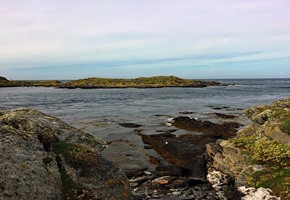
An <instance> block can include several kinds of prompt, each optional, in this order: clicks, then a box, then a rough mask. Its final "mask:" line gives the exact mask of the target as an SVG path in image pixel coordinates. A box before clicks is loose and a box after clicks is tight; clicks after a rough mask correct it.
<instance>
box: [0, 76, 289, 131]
mask: <svg viewBox="0 0 290 200" xmlns="http://www.w3.org/2000/svg"><path fill="white" fill-rule="evenodd" d="M216 81H220V82H223V83H228V84H235V85H232V86H221V87H207V88H156V89H152V88H148V89H135V88H128V89H87V90H86V89H56V88H45V87H19V88H0V109H7V108H17V107H32V108H35V109H38V110H40V111H43V112H45V113H48V114H52V115H54V116H56V117H59V118H60V119H62V120H64V121H66V122H68V123H71V124H74V125H77V126H79V127H83V128H85V129H86V128H87V129H88V130H90V131H92V132H95V133H96V132H98V130H99V131H103V130H106V131H110V129H111V131H116V130H115V129H116V127H119V126H118V124H119V123H122V122H134V123H139V124H141V125H145V127H147V128H148V129H150V127H151V126H153V127H155V128H156V126H159V125H160V124H162V125H164V124H165V123H166V119H167V118H170V117H177V116H179V115H182V114H180V112H183V111H188V112H192V114H189V115H190V116H193V117H198V118H203V119H211V118H213V117H212V116H211V115H210V113H214V112H219V113H231V114H240V113H242V109H245V108H248V107H250V106H253V105H262V104H269V103H271V102H272V101H274V100H278V99H284V98H289V97H290V79H257V80H256V79H248V80H246V79H244V80H241V79H240V80H216ZM153 127H152V128H153ZM119 131H121V129H119Z"/></svg>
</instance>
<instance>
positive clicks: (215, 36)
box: [0, 0, 290, 78]
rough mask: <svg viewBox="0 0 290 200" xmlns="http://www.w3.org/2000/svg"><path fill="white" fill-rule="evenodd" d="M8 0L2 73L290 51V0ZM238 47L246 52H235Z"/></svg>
mask: <svg viewBox="0 0 290 200" xmlns="http://www.w3.org/2000/svg"><path fill="white" fill-rule="evenodd" d="M0 2H1V7H0V13H1V18H0V27H1V29H0V46H1V48H0V73H7V74H9V75H10V74H12V72H11V70H12V69H20V68H23V69H27V68H31V67H32V68H42V67H43V66H53V67H59V68H60V70H61V66H72V67H74V68H78V67H79V68H82V66H86V65H95V66H96V65H97V66H100V65H99V64H98V63H110V62H111V63H114V66H116V67H118V66H119V67H120V68H119V69H120V70H121V69H125V68H126V67H125V66H124V65H125V64H128V66H127V68H128V69H131V72H132V73H134V71H136V72H137V71H138V69H140V70H141V71H142V70H145V69H146V70H149V69H152V70H155V69H158V70H159V72H158V73H162V72H164V73H165V70H164V71H162V69H164V68H166V67H165V66H168V68H170V70H172V72H174V73H177V72H178V70H180V71H182V69H181V67H180V66H183V68H186V69H188V68H189V67H186V66H190V67H191V68H192V72H194V69H196V68H194V66H218V67H221V66H220V65H218V64H219V63H224V62H232V63H238V62H244V61H249V62H251V61H257V60H264V59H284V58H286V57H289V56H290V55H289V51H288V50H289V49H290V43H289V41H290V14H289V10H290V2H288V0H277V1H272V0H237V1H231V0H217V1H211V0H205V1H186V0H184V1H177V0H159V1H155V0H140V1H133V0H120V1H108V0H96V1H91V0H83V1H76V0H70V1H68V0H62V1H57V0H9V1H4V0H0ZM252 52H259V53H258V54H256V55H252V54H251V53H252ZM234 54H236V55H238V54H239V55H243V56H241V57H237V56H230V57H227V56H228V55H234ZM212 55H224V56H223V57H224V58H219V59H213V58H212ZM188 57H189V58H188ZM201 57H204V58H206V57H208V58H210V59H208V60H204V59H200V58H201ZM172 58H186V59H182V60H174V59H172ZM197 58H199V59H197ZM132 60H133V61H134V62H132V63H131V64H130V62H125V61H132ZM147 60H149V61H150V62H147V63H146V62H145V61H147ZM154 62H155V63H154ZM286 64H288V65H289V64H290V63H286ZM106 66H107V65H104V67H103V68H102V67H98V69H99V70H100V71H102V70H104V71H106V70H105V67H106ZM158 66H164V67H159V68H158ZM204 69H206V68H204ZM4 70H5V71H4ZM140 70H139V71H140ZM39 71H41V70H39ZM156 72H157V71H156ZM13 73H14V74H16V73H17V71H15V70H13ZM22 73H23V72H22ZM112 73H113V72H112ZM285 73H286V74H287V72H285ZM27 76H28V75H27ZM72 76H74V75H72ZM27 78H33V77H27ZM51 78H53V77H51Z"/></svg>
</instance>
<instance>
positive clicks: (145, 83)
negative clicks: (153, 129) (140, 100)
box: [59, 76, 223, 88]
mask: <svg viewBox="0 0 290 200" xmlns="http://www.w3.org/2000/svg"><path fill="white" fill-rule="evenodd" d="M217 85H223V84H221V83H217V82H212V81H199V80H191V79H182V78H178V77H175V76H153V77H140V78H135V79H112V78H87V79H80V80H75V81H71V82H66V83H62V84H60V85H59V87H61V88H161V87H206V86H217Z"/></svg>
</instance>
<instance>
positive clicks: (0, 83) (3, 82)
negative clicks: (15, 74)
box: [0, 76, 59, 87]
mask: <svg viewBox="0 0 290 200" xmlns="http://www.w3.org/2000/svg"><path fill="white" fill-rule="evenodd" d="M58 85H59V82H58V81H54V80H51V81H12V80H8V79H6V78H4V77H2V76H0V87H36V86H43V87H54V86H58Z"/></svg>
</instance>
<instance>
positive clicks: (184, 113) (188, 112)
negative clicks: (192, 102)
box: [179, 111, 193, 115]
mask: <svg viewBox="0 0 290 200" xmlns="http://www.w3.org/2000/svg"><path fill="white" fill-rule="evenodd" d="M179 113H180V114H183V115H191V114H193V112H191V111H183V112H179Z"/></svg>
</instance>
